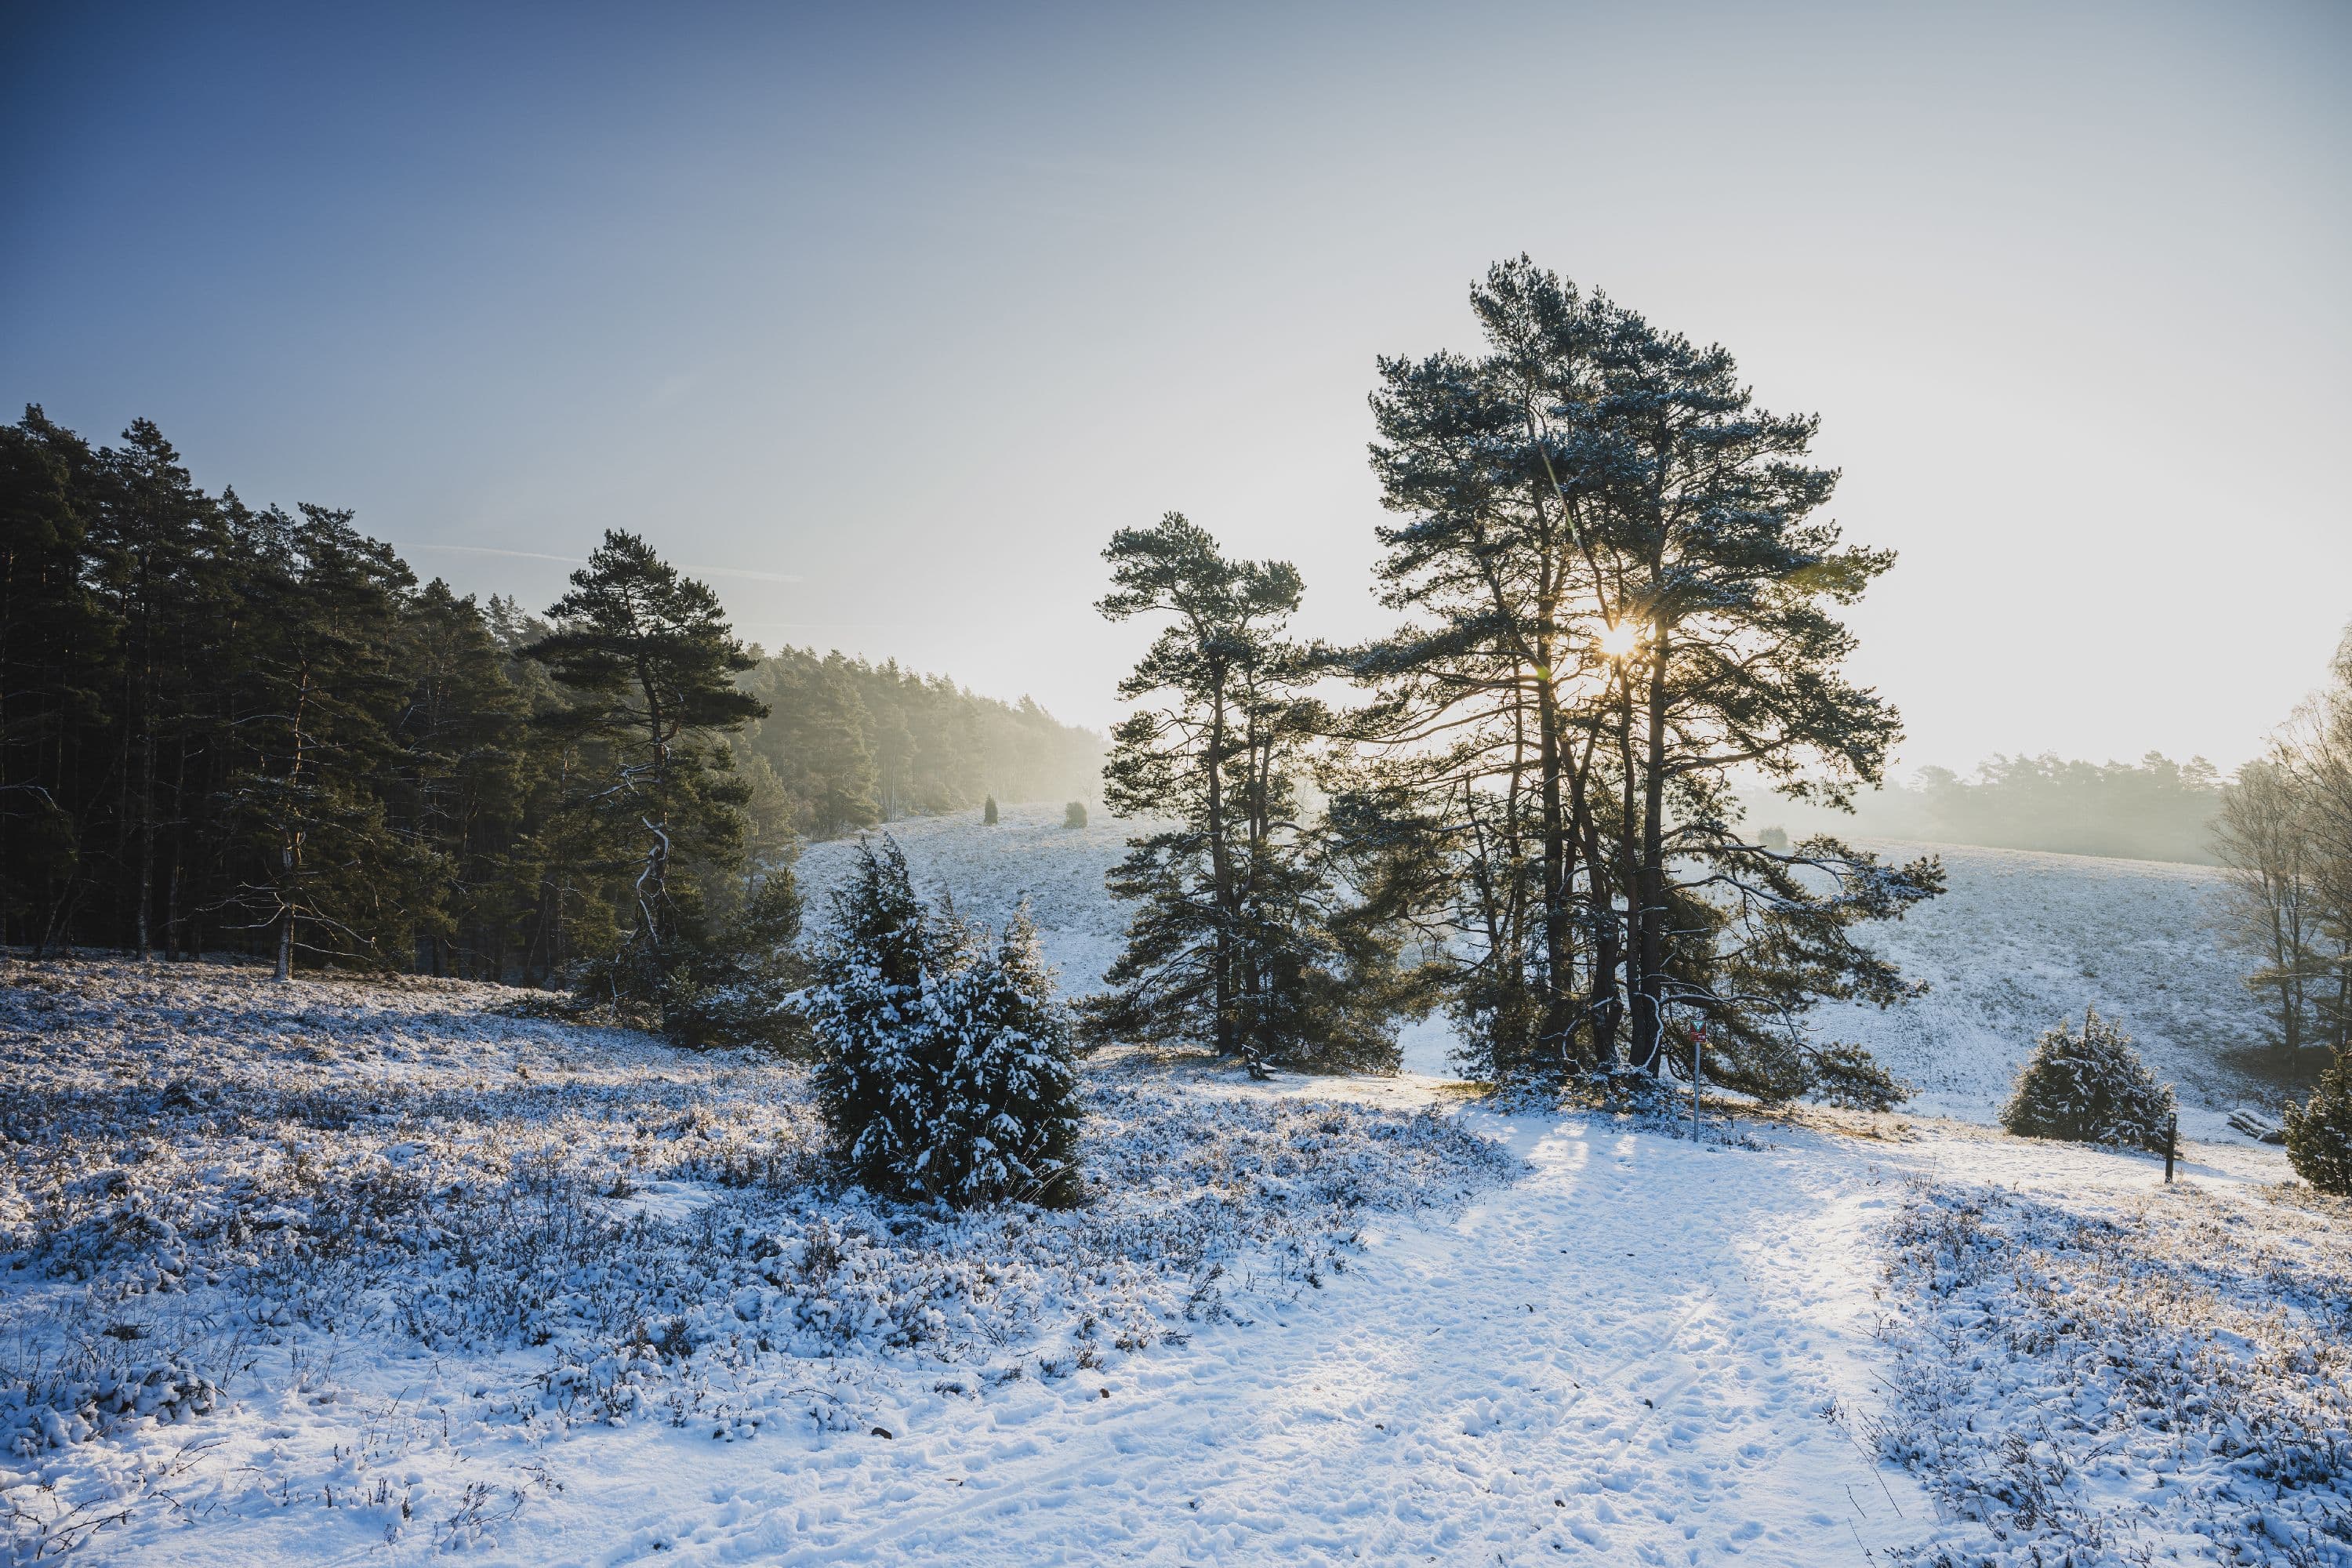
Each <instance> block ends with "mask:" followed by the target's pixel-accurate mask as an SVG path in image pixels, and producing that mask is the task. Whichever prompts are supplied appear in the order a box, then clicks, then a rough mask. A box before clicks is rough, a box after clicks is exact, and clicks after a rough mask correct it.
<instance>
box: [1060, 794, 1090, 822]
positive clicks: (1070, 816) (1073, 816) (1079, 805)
mask: <svg viewBox="0 0 2352 1568" xmlns="http://www.w3.org/2000/svg"><path fill="white" fill-rule="evenodd" d="M1086 825H1087V803H1086V802H1084V801H1082V800H1074V801H1072V802H1070V804H1069V805H1066V806H1064V807H1062V826H1065V827H1084V826H1086Z"/></svg>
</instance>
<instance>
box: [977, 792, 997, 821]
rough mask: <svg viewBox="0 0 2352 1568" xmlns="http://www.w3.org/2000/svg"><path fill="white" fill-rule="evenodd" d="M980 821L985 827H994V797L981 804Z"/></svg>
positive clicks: (989, 797)
mask: <svg viewBox="0 0 2352 1568" xmlns="http://www.w3.org/2000/svg"><path fill="white" fill-rule="evenodd" d="M980 820H981V822H982V824H983V825H985V826H990V827H993V826H996V797H995V796H994V795H990V796H988V797H987V798H986V799H985V800H983V801H982V802H981V806H980Z"/></svg>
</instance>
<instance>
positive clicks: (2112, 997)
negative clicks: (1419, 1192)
mask: <svg viewBox="0 0 2352 1568" xmlns="http://www.w3.org/2000/svg"><path fill="white" fill-rule="evenodd" d="M888 831H889V832H890V833H891V834H893V835H894V836H896V837H897V838H898V842H899V844H900V846H901V847H903V848H904V849H905V850H906V852H907V859H908V865H909V866H910V867H912V868H913V869H914V872H915V879H916V881H917V883H918V884H919V886H921V887H922V888H923V889H925V890H926V891H936V890H938V889H947V890H948V891H950V892H951V893H952V894H953V895H954V897H955V900H956V901H957V903H958V905H959V907H961V908H963V909H964V910H967V912H970V913H973V914H977V915H980V916H982V917H983V918H986V919H989V920H992V921H1001V920H1002V919H1003V917H1004V916H1005V915H1006V914H1007V913H1009V912H1010V911H1011V910H1013V907H1014V906H1015V904H1016V903H1017V902H1018V901H1019V900H1020V899H1021V898H1022V897H1023V896H1024V894H1025V895H1026V896H1027V897H1028V898H1029V899H1030V900H1031V903H1032V907H1033V910H1034V918H1035V920H1036V921H1037V923H1038V926H1039V928H1040V934H1041V936H1042V938H1043V941H1044V943H1045V952H1046V956H1047V957H1049V958H1050V959H1052V960H1053V961H1054V962H1055V963H1056V964H1057V965H1058V966H1059V967H1060V969H1061V972H1062V980H1063V984H1064V985H1065V987H1066V989H1068V990H1070V991H1071V992H1073V993H1084V992H1087V991H1091V990H1095V989H1097V988H1098V987H1099V986H1100V984H1101V979H1102V974H1103V972H1104V971H1105V970H1106V969H1108V967H1109V966H1110V963H1111V961H1112V959H1114V958H1115V957H1117V956H1118V949H1119V942H1120V936H1121V933H1122V931H1124V929H1125V922H1124V920H1123V918H1122V916H1121V914H1120V911H1119V909H1118V906H1117V905H1116V904H1115V903H1113V902H1112V900H1110V899H1109V898H1108V895H1106V894H1105V893H1104V892H1103V889H1102V877H1103V872H1104V871H1105V870H1106V869H1108V868H1109V867H1110V865H1111V864H1112V863H1113V862H1114V861H1116V860H1117V859H1118V857H1119V855H1120V853H1121V852H1122V850H1123V847H1124V845H1125V841H1126V835H1127V831H1128V830H1127V828H1126V826H1124V825H1122V824H1120V823H1117V822H1114V821H1111V820H1110V819H1109V818H1108V817H1107V816H1105V815H1104V814H1102V813H1100V812H1097V814H1096V816H1095V821H1094V823H1093V825H1092V826H1087V827H1085V828H1080V829H1076V830H1073V829H1068V828H1065V827H1064V826H1062V811H1061V807H1059V806H1050V807H1049V806H1044V805H1017V806H1007V807H1005V808H1004V810H1003V821H1002V822H1001V823H999V824H998V826H994V827H983V826H981V825H980V821H979V814H978V813H977V812H964V813H961V814H960V815H957V816H942V817H928V818H919V819H917V820H914V821H910V822H903V823H897V824H893V825H892V826H891V827H890V828H889V829H888ZM1864 847H1868V848H1872V849H1875V850H1877V851H1879V852H1880V854H1881V855H1883V856H1884V857H1885V858H1888V859H1892V860H1909V859H1912V858H1916V857H1918V856H1920V855H1927V854H1932V855H1936V856H1937V857H1939V858H1941V859H1942V861H1943V863H1944V868H1945V871H1946V873H1947V876H1948V882H1949V890H1948V892H1947V893H1946V894H1945V895H1944V896H1943V897H1942V898H1939V899H1937V900H1932V901H1930V902H1929V903H1928V904H1927V905H1926V906H1925V907H1924V908H1922V909H1921V910H1919V911H1917V912H1916V913H1915V914H1913V915H1912V916H1910V918H1908V919H1907V920H1905V921H1897V922H1892V923H1888V924H1885V925H1882V926H1878V927H1875V928H1873V930H1872V931H1870V932H1869V933H1868V939H1869V940H1870V941H1872V942H1874V943H1875V944H1877V945H1878V946H1880V947H1881V948H1883V949H1884V950H1885V952H1888V953H1890V954H1891V955H1892V956H1894V957H1895V960H1896V961H1897V962H1898V963H1900V964H1901V965H1902V967H1903V969H1904V972H1905V973H1906V974H1908V975H1910V976H1911V977H1912V978H1914V979H1918V980H1924V981H1926V982H1927V984H1928V987H1929V989H1928V992H1927V995H1926V996H1924V997H1921V998H1920V999H1918V1000H1917V1001H1916V1002H1910V1003H1906V1004H1905V1005H1901V1006H1897V1007H1891V1008H1884V1009H1882V1008H1877V1007H1872V1006H1868V1005H1859V1004H1855V1005H1832V1006H1826V1007H1823V1008H1822V1009H1821V1010H1820V1012H1819V1013H1818V1014H1816V1015H1815V1022H1816V1024H1817V1025H1818V1026H1819V1027H1820V1029H1821V1032H1822V1035H1823V1036H1824V1037H1829V1038H1834V1039H1843V1040H1849V1041H1853V1042H1855V1043H1857V1044H1861V1045H1864V1046H1867V1047H1870V1049H1871V1050H1872V1051H1873V1052H1874V1054H1876V1055H1877V1056H1878V1057H1879V1058H1880V1059H1881V1060H1883V1061H1885V1063H1886V1064H1887V1065H1888V1066H1889V1067H1890V1068H1893V1069H1894V1070H1895V1073H1896V1075H1897V1076H1898V1077H1900V1078H1902V1079H1904V1080H1905V1081H1906V1082H1908V1083H1910V1084H1911V1085H1913V1086H1914V1088H1915V1089H1916V1094H1915V1096H1914V1098H1913V1100H1911V1102H1910V1104H1909V1105H1908V1106H1907V1107H1906V1109H1907V1110H1911V1111H1913V1112H1915V1113H1917V1114H1920V1115H1928V1116H1949V1117H1956V1118H1958V1119H1959V1120H1962V1121H1983V1122H1990V1121H1992V1120H1993V1119H1994V1115H1995V1113H1996V1112H1997V1111H1998V1110H1999V1109H2000V1104H2001V1102H2002V1101H2003V1100H2006V1099H2007V1098H2008V1097H2009V1091H2010V1088H2011V1085H2012V1084H2013V1083H2014V1082H2015V1081H2016V1079H2017V1070H2018V1068H2020V1067H2021V1066H2022V1065H2024V1062H2025V1058H2026V1057H2027V1056H2028V1055H2029V1054H2030V1053H2031V1052H2032V1048H2033V1041H2034V1037H2036V1036H2038V1035H2039V1034H2041V1032H2042V1030H2044V1029H2046V1028H2048V1027H2050V1026H2052V1025H2053V1024H2055V1023H2057V1022H2058V1021H2059V1020H2060V1019H2061V1018H2067V1017H2071V1018H2074V1019H2075V1020H2076V1021H2077V1022H2079V1021H2080V1020H2081V1018H2082V1016H2083V1011H2084V1008H2085V1007H2096V1008H2097V1009H2098V1010H2099V1012H2100V1013H2102V1014H2103V1015H2105V1016H2108V1017H2112V1018H2115V1019H2117V1020H2118V1021H2120V1022H2121V1023H2122V1025H2123V1026H2124V1028H2125V1029H2126V1031H2127V1032H2128V1033H2129V1034H2131V1035H2132V1036H2133V1037H2135V1038H2136V1039H2137V1041H2138V1043H2139V1047H2140V1050H2141V1052H2142V1054H2143V1055H2145V1056H2146V1057H2147V1059H2148V1061H2149V1063H2150V1065H2151V1066H2153V1067H2154V1068H2155V1069H2156V1071H2157V1073H2158V1076H2159V1077H2161V1078H2163V1079H2166V1080H2167V1081H2168V1082H2171V1083H2173V1084H2175V1085H2176V1086H2178V1088H2179V1090H2180V1096H2181V1101H2182V1105H2183V1108H2184V1111H2185V1113H2186V1114H2185V1116H2184V1125H2186V1126H2188V1127H2189V1128H2190V1129H2191V1130H2192V1131H2195V1132H2196V1133H2197V1134H2198V1135H2199V1136H2212V1137H2226V1136H2229V1134H2228V1133H2227V1131H2225V1129H2223V1127H2222V1125H2221V1122H2222V1119H2223V1117H2224V1116H2225V1115H2226V1114H2227V1113H2228V1112H2229V1111H2230V1110H2232V1109H2235V1108H2236V1107H2238V1106H2241V1105H2244V1104H2247V1103H2249V1102H2252V1101H2263V1100H2268V1099H2269V1098H2270V1095H2271V1091H2270V1090H2268V1089H2264V1088H2263V1087H2262V1086H2259V1085H2256V1084H2252V1083H2249V1082H2247V1081H2245V1080H2244V1079H2242V1078H2240V1077H2239V1076H2238V1075H2236V1074H2234V1073H2232V1072H2231V1071H2230V1070H2229V1069H2228V1068H2227V1067H2225V1066H2224V1065H2223V1064H2222V1063H2221V1060H2220V1059H2219V1053H2220V1052H2221V1051H2223V1050H2225V1049H2230V1048H2236V1047H2251V1046H2254V1045H2258V1044H2259V1043H2261V1041H2262V1038H2263V1035H2262V1028H2263V1020H2262V1007H2261V1004H2260V1001H2259V999H2258V998H2256V997H2255V996H2254V995H2253V994H2252V993H2251V992H2249V991H2248V990H2247V989H2246V987H2245V985H2244V984H2243V983H2242V980H2241V976H2242V974H2243V973H2245V964H2244V962H2243V960H2242V958H2240V957H2238V956H2236V955H2233V954H2230V953H2226V952H2223V951H2222V950H2221V946H2220V943H2219V942H2218V941H2217V939H2216V933H2215V931H2214V927H2213V921H2214V896H2215V894H2216V892H2217V890H2218V889H2219V887H2220V879H2221V873H2220V872H2218V871H2216V870H2214V869H2212V868H2210V867H2205V866H2177V865H2169V864H2164V863H2159V862H2157V861H2149V860H2103V859H2097V858H2093V857H2089V856H2083V855H2047V854H2042V853H2038V852H2036V851H2032V850H2023V849H1988V848H1981V847H1974V846H1969V845H1949V844H1900V843H1894V842H1882V841H1876V840H1868V841H1864ZM854 852H855V846H854V844H853V843H852V842H850V841H846V840H844V841H837V842H834V843H828V844H818V845H814V846H813V847H810V849H809V850H808V852H807V854H806V855H805V856H804V857H803V860H802V875H803V880H804V882H805V884H806V885H807V887H808V889H810V893H811V898H810V910H811V918H812V919H813V920H814V919H816V918H819V916H820V914H821V911H822V910H823V908H824V898H823V889H826V888H828V887H830V886H832V885H833V884H834V882H835V880H836V879H838V878H839V877H840V876H841V875H842V874H843V872H844V871H845V869H846V868H847V866H848V864H849V861H850V857H851V856H852V854H853V853H854ZM1402 1043H1403V1046H1404V1052H1405V1066H1406V1068H1408V1069H1409V1070H1412V1071H1414V1072H1418V1073H1423V1074H1428V1075H1433V1076H1444V1074H1445V1073H1446V1071H1447V1067H1448V1061H1447V1057H1448V1053H1449V1052H1450V1051H1451V1050H1452V1048H1453V1045H1454V1038H1453V1035H1452V1033H1451V1031H1450V1030H1449V1029H1448V1028H1447V1026H1446V1025H1445V1023H1444V1020H1443V1019H1431V1020H1429V1021H1427V1022H1425V1023H1423V1024H1419V1025H1413V1026H1408V1028H1407V1029H1406V1031H1405V1034H1404V1037H1403V1042H1402Z"/></svg>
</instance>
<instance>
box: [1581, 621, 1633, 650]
mask: <svg viewBox="0 0 2352 1568" xmlns="http://www.w3.org/2000/svg"><path fill="white" fill-rule="evenodd" d="M1592 640H1593V641H1594V642H1595V643H1597V644H1599V645H1600V647H1601V652H1602V653H1604V654H1607V655H1608V656H1609V657H1610V658H1624V657H1625V656H1626V655H1627V654H1629V653H1632V652H1633V648H1634V646H1635V645H1636V644H1638V643H1639V642H1640V641H1641V640H1642V628H1641V627H1640V626H1638V625H1636V624H1635V623H1633V622H1632V621H1621V622H1619V623H1617V624H1616V625H1615V626H1603V627H1601V630H1600V633H1599V634H1598V635H1597V636H1595V637H1594V638H1593V639H1592Z"/></svg>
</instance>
